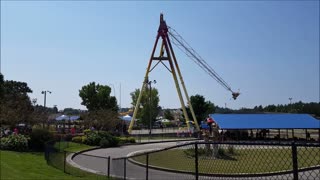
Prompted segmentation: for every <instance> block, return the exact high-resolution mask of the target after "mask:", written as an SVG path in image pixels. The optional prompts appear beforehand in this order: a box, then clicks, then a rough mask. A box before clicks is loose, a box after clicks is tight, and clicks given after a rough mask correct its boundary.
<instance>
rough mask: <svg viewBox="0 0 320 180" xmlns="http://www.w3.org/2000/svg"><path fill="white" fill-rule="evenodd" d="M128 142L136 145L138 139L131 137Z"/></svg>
mask: <svg viewBox="0 0 320 180" xmlns="http://www.w3.org/2000/svg"><path fill="white" fill-rule="evenodd" d="M128 140H129V142H130V143H136V139H135V138H134V137H129V138H128Z"/></svg>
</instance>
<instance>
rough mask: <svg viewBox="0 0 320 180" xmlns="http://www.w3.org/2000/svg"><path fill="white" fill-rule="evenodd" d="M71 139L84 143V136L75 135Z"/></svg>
mask: <svg viewBox="0 0 320 180" xmlns="http://www.w3.org/2000/svg"><path fill="white" fill-rule="evenodd" d="M71 141H72V142H75V143H82V136H75V137H73V138H72V140H71Z"/></svg>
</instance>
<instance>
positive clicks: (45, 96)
mask: <svg viewBox="0 0 320 180" xmlns="http://www.w3.org/2000/svg"><path fill="white" fill-rule="evenodd" d="M47 92H48V93H50V94H51V91H48V90H45V91H41V94H44V103H43V106H44V111H46V100H47ZM44 123H45V122H44V121H43V124H42V126H43V128H44ZM47 123H48V124H47V125H48V129H49V122H47Z"/></svg>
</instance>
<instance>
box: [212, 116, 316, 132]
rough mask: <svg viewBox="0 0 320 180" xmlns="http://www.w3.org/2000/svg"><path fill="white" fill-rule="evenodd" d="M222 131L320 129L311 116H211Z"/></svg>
mask: <svg viewBox="0 0 320 180" xmlns="http://www.w3.org/2000/svg"><path fill="white" fill-rule="evenodd" d="M210 116H211V117H212V118H213V119H214V120H215V121H216V122H217V123H218V125H219V127H220V128H221V129H320V120H317V119H315V118H313V117H312V116H310V115H309V114H210Z"/></svg>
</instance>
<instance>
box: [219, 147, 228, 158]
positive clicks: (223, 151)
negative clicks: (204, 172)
mask: <svg viewBox="0 0 320 180" xmlns="http://www.w3.org/2000/svg"><path fill="white" fill-rule="evenodd" d="M217 155H218V157H224V156H226V152H225V150H224V149H223V148H218V154H217Z"/></svg>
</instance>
